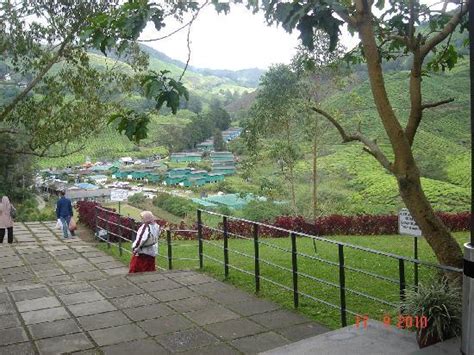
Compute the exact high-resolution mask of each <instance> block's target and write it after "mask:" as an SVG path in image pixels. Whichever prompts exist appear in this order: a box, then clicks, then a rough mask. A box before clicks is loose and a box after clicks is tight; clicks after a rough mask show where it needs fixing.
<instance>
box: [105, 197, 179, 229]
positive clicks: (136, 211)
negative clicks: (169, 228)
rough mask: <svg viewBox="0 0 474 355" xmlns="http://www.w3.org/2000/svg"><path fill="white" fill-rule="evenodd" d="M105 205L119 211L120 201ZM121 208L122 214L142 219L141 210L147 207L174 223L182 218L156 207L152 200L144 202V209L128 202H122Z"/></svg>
mask: <svg viewBox="0 0 474 355" xmlns="http://www.w3.org/2000/svg"><path fill="white" fill-rule="evenodd" d="M104 206H105V207H111V208H115V209H116V210H117V211H118V203H107V204H106V205H104ZM120 209H121V212H122V213H121V214H122V215H124V216H129V217H132V218H134V219H136V220H140V212H142V211H144V210H147V209H148V210H150V211H152V212H153V214H154V215H155V216H156V217H158V218H160V219H164V220H166V221H169V222H172V223H176V224H179V223H180V222H181V220H182V219H181V218H180V217H178V216H175V215H174V214H171V213H169V212H168V211H165V210H164V209H162V208H159V207H156V206H154V205H152V204H151V202H148V201H147V202H146V203H145V204H144V206H143V209H140V208H137V207H134V206H131V205H128V204H126V203H122V204H121V206H120Z"/></svg>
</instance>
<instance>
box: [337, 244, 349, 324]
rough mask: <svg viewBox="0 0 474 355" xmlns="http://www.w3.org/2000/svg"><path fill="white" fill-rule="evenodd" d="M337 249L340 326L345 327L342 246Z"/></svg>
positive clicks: (344, 275) (344, 274) (344, 282)
mask: <svg viewBox="0 0 474 355" xmlns="http://www.w3.org/2000/svg"><path fill="white" fill-rule="evenodd" d="M337 246H338V248H339V296H340V301H341V325H342V326H343V327H345V326H347V312H346V272H345V268H344V245H342V244H338V245H337Z"/></svg>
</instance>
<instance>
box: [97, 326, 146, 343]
mask: <svg viewBox="0 0 474 355" xmlns="http://www.w3.org/2000/svg"><path fill="white" fill-rule="evenodd" d="M89 334H90V335H91V337H92V338H93V339H94V341H95V342H96V343H97V344H98V345H99V346H104V345H111V344H117V343H123V342H127V341H130V340H137V339H143V338H147V337H148V336H147V335H146V333H145V332H144V331H143V329H141V328H140V327H138V326H137V325H135V324H125V325H120V326H117V327H112V328H105V329H99V330H92V331H90V332H89Z"/></svg>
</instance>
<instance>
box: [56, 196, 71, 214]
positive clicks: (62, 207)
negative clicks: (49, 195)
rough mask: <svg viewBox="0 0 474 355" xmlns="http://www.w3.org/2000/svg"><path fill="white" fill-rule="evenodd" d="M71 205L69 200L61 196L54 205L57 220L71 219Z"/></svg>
mask: <svg viewBox="0 0 474 355" xmlns="http://www.w3.org/2000/svg"><path fill="white" fill-rule="evenodd" d="M72 215H73V214H72V204H71V200H70V199H68V198H66V197H64V196H62V197H61V198H60V199H59V201H58V203H57V204H56V217H57V218H61V217H63V218H66V217H72Z"/></svg>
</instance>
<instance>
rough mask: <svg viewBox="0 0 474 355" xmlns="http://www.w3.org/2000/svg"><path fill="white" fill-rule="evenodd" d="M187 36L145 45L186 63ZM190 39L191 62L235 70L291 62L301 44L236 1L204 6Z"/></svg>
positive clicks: (173, 24) (345, 40) (350, 42)
mask: <svg viewBox="0 0 474 355" xmlns="http://www.w3.org/2000/svg"><path fill="white" fill-rule="evenodd" d="M435 1H436V0H424V1H422V2H423V3H434V2H435ZM438 2H439V1H438ZM181 26H182V24H181V23H179V22H177V21H170V22H169V23H167V26H166V27H165V28H164V29H163V30H161V31H160V32H159V33H158V32H157V31H156V30H155V29H154V28H153V26H151V25H149V26H148V27H147V28H146V29H145V31H144V32H143V34H142V36H141V37H140V39H151V38H156V37H161V36H164V35H166V34H168V33H171V32H173V31H174V30H176V29H177V28H179V27H181ZM186 37H187V29H185V30H182V31H179V32H178V33H176V34H174V35H172V36H170V37H169V38H166V39H162V40H159V41H154V42H146V43H144V44H146V45H148V46H150V47H153V48H154V49H156V50H158V51H160V52H163V53H165V54H166V55H168V56H169V57H171V58H173V59H177V60H180V61H182V62H186V60H187V58H188V48H187V41H186ZM190 39H191V43H190V46H191V59H190V65H192V66H195V67H199V68H210V69H231V70H239V69H246V68H260V69H267V68H268V67H269V66H270V65H272V64H276V63H285V64H288V63H289V62H290V60H291V58H292V57H293V56H294V55H295V53H296V47H297V45H298V43H299V42H298V33H297V31H295V32H293V33H292V34H289V33H287V32H286V31H285V30H284V29H283V28H281V27H277V26H276V25H274V26H268V25H267V24H266V23H265V19H264V16H263V14H262V13H257V14H252V12H251V11H249V10H247V9H246V8H245V7H244V6H243V5H241V4H238V5H237V4H233V5H232V6H231V11H230V13H229V14H227V15H224V14H217V12H216V11H215V9H214V7H213V6H206V7H204V8H203V9H202V10H201V12H200V13H199V16H198V17H197V19H196V20H195V21H194V23H193V25H192V30H191V36H190ZM341 42H342V44H343V45H345V46H346V47H347V48H352V47H354V46H355V45H356V44H357V42H358V38H357V37H352V36H350V35H349V33H348V32H347V31H343V33H342V35H341Z"/></svg>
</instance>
